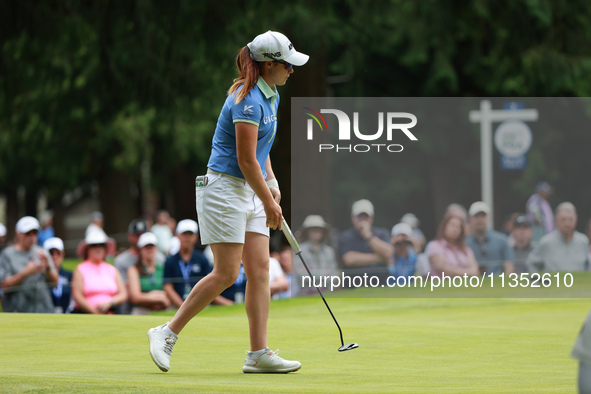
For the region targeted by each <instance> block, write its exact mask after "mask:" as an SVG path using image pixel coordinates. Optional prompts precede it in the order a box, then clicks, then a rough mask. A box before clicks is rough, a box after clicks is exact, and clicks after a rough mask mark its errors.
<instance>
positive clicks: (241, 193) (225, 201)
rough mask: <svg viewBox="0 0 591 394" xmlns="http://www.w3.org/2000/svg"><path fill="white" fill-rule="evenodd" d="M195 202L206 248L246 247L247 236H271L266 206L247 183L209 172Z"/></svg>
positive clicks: (196, 193) (196, 190)
mask: <svg viewBox="0 0 591 394" xmlns="http://www.w3.org/2000/svg"><path fill="white" fill-rule="evenodd" d="M198 178H199V177H198ZM195 201H196V205H197V219H198V222H199V233H200V236H201V243H202V244H204V245H207V244H217V243H226V242H231V243H241V244H243V243H244V236H245V233H246V232H253V233H259V234H263V235H266V236H267V237H268V236H269V228H268V227H267V215H266V214H265V210H264V208H263V203H262V201H261V200H260V198H258V196H257V195H256V194H255V192H254V190H252V188H251V187H250V185H249V184H248V183H246V181H245V180H242V179H239V178H236V177H233V176H230V175H227V174H224V173H220V172H213V171H211V170H209V171H208V173H207V175H205V176H204V180H203V182H202V183H201V182H199V183H198V184H197V182H196V185H195Z"/></svg>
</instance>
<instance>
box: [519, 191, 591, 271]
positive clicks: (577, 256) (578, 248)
mask: <svg viewBox="0 0 591 394" xmlns="http://www.w3.org/2000/svg"><path fill="white" fill-rule="evenodd" d="M555 213H556V229H554V230H553V231H552V232H551V233H549V234H546V235H544V236H543V237H542V239H541V240H540V242H539V243H538V245H537V246H536V247H535V248H534V250H532V251H531V253H530V254H529V256H528V258H527V262H526V264H527V267H528V269H529V270H530V272H540V271H545V272H556V271H564V272H576V271H588V270H589V238H587V236H586V235H585V234H583V233H580V232H578V231H576V227H577V210H576V209H575V206H574V205H573V204H572V203H570V202H563V203H561V204H560V205H558V207H556V212H555Z"/></svg>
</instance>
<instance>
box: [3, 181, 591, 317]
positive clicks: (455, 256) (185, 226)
mask: <svg viewBox="0 0 591 394" xmlns="http://www.w3.org/2000/svg"><path fill="white" fill-rule="evenodd" d="M551 191H552V188H551V187H550V186H549V185H548V184H547V183H546V182H541V183H539V184H538V185H537V186H536V192H535V193H534V194H533V195H532V196H531V197H530V198H529V199H528V200H527V203H526V204H525V206H524V208H525V209H524V212H523V213H519V212H515V213H512V214H510V215H508V220H506V222H505V223H504V224H503V230H504V232H500V231H495V229H493V228H491V226H490V217H489V214H490V209H489V207H488V206H487V204H485V203H484V202H482V201H476V202H474V203H473V204H471V205H470V207H469V209H468V210H466V209H465V208H464V207H463V206H461V205H460V204H450V205H449V206H448V207H447V209H446V211H445V214H444V215H443V217H442V218H441V220H440V222H439V225H438V227H437V229H436V231H434V237H433V238H432V239H427V238H426V237H425V235H424V233H423V231H421V229H420V227H419V225H420V222H419V219H418V218H417V217H416V216H415V215H414V214H412V213H406V214H405V215H403V216H402V218H401V219H400V222H399V223H396V224H394V225H393V227H392V228H391V230H388V229H386V228H380V227H376V226H374V224H373V222H374V217H375V211H374V206H373V204H372V203H371V201H369V200H367V199H362V200H359V201H356V202H354V203H353V204H352V206H351V212H350V218H351V227H350V228H349V229H345V230H343V231H341V232H340V233H336V234H335V231H334V229H332V228H331V226H330V225H329V224H328V223H327V222H326V221H325V220H324V218H323V217H322V216H320V215H316V214H311V215H309V216H307V217H306V218H305V220H304V222H303V224H302V226H301V229H300V231H298V232H297V234H298V239H299V241H300V246H301V250H302V253H303V254H304V256H305V259H306V262H307V264H308V267H309V269H310V272H311V273H312V275H313V276H318V277H330V276H338V275H339V274H341V273H346V274H347V275H349V276H353V277H354V276H355V275H361V274H365V273H366V274H371V275H377V276H393V277H400V276H404V277H406V278H407V279H408V280H412V279H413V277H416V276H417V275H421V276H427V275H430V276H441V275H443V274H444V273H445V275H447V276H463V275H469V276H474V275H481V274H483V273H486V274H487V275H488V274H491V273H492V274H495V275H498V274H501V273H505V274H510V273H518V274H521V273H534V272H556V271H568V272H576V271H589V269H590V267H589V265H590V264H589V262H590V259H591V247H590V246H589V237H590V236H591V220H589V222H588V223H587V227H586V230H585V231H586V234H583V233H580V232H578V231H576V226H577V211H576V208H575V207H574V205H573V204H571V203H569V202H563V203H561V204H559V205H558V206H557V207H556V209H554V210H552V208H551V207H550V203H549V201H548V196H549V195H550V193H551ZM52 220H53V218H52V216H51V214H50V213H48V214H45V215H43V217H42V220H41V223H40V222H39V221H38V220H37V219H35V218H33V217H30V216H25V217H23V218H21V219H20V220H19V221H18V222H17V224H16V228H15V230H16V238H15V240H14V242H8V240H7V239H6V228H5V226H4V225H2V224H0V290H1V291H0V300H1V301H2V308H3V311H5V312H43V313H52V312H55V313H101V314H112V313H118V314H130V313H131V314H145V313H149V312H151V311H158V310H165V309H169V308H178V307H180V305H181V304H182V303H183V301H184V299H185V298H186V296H187V295H188V294H189V292H190V291H191V289H192V287H193V286H194V285H195V284H196V283H197V282H198V281H199V280H201V279H202V278H203V277H204V276H205V275H207V274H209V273H210V272H211V271H212V267H213V255H212V253H211V249H210V248H209V247H206V248H205V250H204V251H203V252H202V251H201V248H199V247H197V246H198V244H199V226H198V224H197V222H195V221H194V220H191V219H184V220H181V221H179V222H178V224H177V222H176V220H175V219H174V218H172V217H171V216H170V215H169V213H168V212H167V211H159V212H158V213H157V214H156V216H155V220H154V224H151V221H149V220H148V221H147V220H144V219H135V220H133V221H132V222H131V223H130V224H129V226H128V229H127V241H128V244H129V247H128V248H127V249H120V250H119V251H117V250H116V245H115V241H114V239H113V238H110V237H109V236H108V235H107V234H106V233H105V231H104V229H103V226H104V219H103V215H102V214H101V213H100V212H93V213H92V214H91V218H90V224H89V226H88V228H87V229H86V231H85V238H84V240H83V241H81V242H80V243H79V245H78V248H77V254H78V257H79V259H80V260H79V261H80V263H79V264H77V265H76V266H75V269H74V270H73V272H71V271H68V270H67V269H65V268H64V267H63V261H64V257H65V251H64V242H63V241H62V239H60V238H57V237H55V236H54V235H55V234H54V230H53V222H52ZM331 241H333V242H331ZM274 246H275V243H274V242H271V250H270V252H269V254H270V261H269V280H270V290H271V296H272V298H274V299H277V298H289V297H291V296H295V295H300V294H311V293H312V292H315V291H316V290H315V289H314V287H310V288H305V287H301V283H302V281H301V279H302V277H303V276H307V275H309V273H308V272H307V271H306V270H305V269H304V266H303V265H301V264H293V265H292V259H293V257H294V256H293V254H292V252H291V249H290V247H289V245H286V244H282V246H279V247H277V248H276V247H274ZM246 281H247V278H246V276H245V274H244V270H243V268H241V270H240V273H239V275H238V278H237V280H236V282H235V283H234V284H233V285H232V286H230V287H229V288H228V289H226V290H225V291H224V292H223V293H222V294H220V296H219V297H217V298H216V299H215V300H214V301H213V302H212V304H215V305H231V304H234V303H242V302H244V293H245V289H246ZM325 285H326V282H325V283H324V285H322V284H319V288H321V289H322V290H324V286H325Z"/></svg>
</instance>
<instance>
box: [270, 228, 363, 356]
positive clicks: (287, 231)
mask: <svg viewBox="0 0 591 394" xmlns="http://www.w3.org/2000/svg"><path fill="white" fill-rule="evenodd" d="M281 230H282V231H283V234H284V235H285V238H287V240H288V241H289V245H290V246H291V250H293V252H294V253H295V254H296V255H297V256H298V257H299V258H300V260H301V261H302V264H303V265H304V268H305V269H306V271H308V275H310V277H312V273H311V272H310V269H309V268H308V265H307V264H306V262H305V261H304V258H303V257H302V250H301V249H300V245H299V244H298V241H296V239H295V237H294V236H293V233H292V232H291V229H290V228H289V226H288V225H287V222H286V221H285V219H283V222H282V225H281ZM314 287H316V290H317V291H318V294H320V297H322V301H324V305H326V308H327V309H328V311H329V312H330V315H331V316H332V320H334V322H335V324H336V325H337V328H338V329H339V334H340V335H341V347H340V348H339V352H344V351H347V350H351V349H355V348H358V347H359V344H357V343H348V344H346V345H345V342H343V331H341V326H339V322H337V319H336V317H334V315H333V313H332V311H331V310H330V307H329V306H328V302H326V299H324V296H323V295H322V292H321V291H320V289H319V288H318V286H314Z"/></svg>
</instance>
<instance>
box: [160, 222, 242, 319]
mask: <svg viewBox="0 0 591 394" xmlns="http://www.w3.org/2000/svg"><path fill="white" fill-rule="evenodd" d="M198 230H199V227H198V226H197V222H196V221H194V220H191V219H184V220H181V221H179V223H178V225H177V227H176V236H177V238H178V239H179V241H180V250H179V252H178V253H176V254H174V255H172V256H169V257H168V258H167V259H166V263H165V265H164V285H163V288H164V291H165V292H166V295H167V296H168V298H169V299H170V301H171V302H172V304H173V305H174V306H176V307H177V308H180V306H181V305H182V303H183V301H184V300H185V299H186V298H187V297H188V296H189V293H190V292H191V289H193V286H195V284H196V283H197V282H199V281H200V280H201V279H202V278H203V277H204V276H205V275H207V274H209V273H210V272H211V267H210V265H209V262H208V261H207V258H206V257H205V256H204V255H203V253H202V252H201V251H199V250H197V249H195V245H196V244H197V241H198V240H199V235H198ZM233 303H234V302H233V301H231V300H229V299H227V298H225V297H223V296H221V295H220V296H217V297H216V298H215V299H214V301H213V304H216V305H230V304H233Z"/></svg>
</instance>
